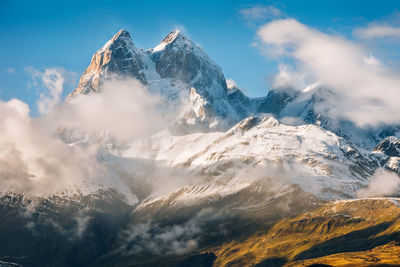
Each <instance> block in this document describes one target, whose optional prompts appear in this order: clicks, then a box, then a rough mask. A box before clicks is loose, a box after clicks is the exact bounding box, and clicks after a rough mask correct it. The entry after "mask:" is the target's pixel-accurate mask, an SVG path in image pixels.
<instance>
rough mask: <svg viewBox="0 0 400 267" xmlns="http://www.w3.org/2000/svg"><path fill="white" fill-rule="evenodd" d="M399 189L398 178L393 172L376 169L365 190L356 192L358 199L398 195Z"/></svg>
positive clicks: (399, 181)
mask: <svg viewBox="0 0 400 267" xmlns="http://www.w3.org/2000/svg"><path fill="white" fill-rule="evenodd" d="M399 189H400V178H399V176H398V175H397V174H395V173H393V172H388V171H386V170H384V169H378V170H376V172H375V173H374V175H373V176H372V177H371V178H370V183H369V185H368V187H367V188H363V189H361V190H359V191H358V192H357V196H358V197H384V196H391V195H393V194H395V193H398V190H399Z"/></svg>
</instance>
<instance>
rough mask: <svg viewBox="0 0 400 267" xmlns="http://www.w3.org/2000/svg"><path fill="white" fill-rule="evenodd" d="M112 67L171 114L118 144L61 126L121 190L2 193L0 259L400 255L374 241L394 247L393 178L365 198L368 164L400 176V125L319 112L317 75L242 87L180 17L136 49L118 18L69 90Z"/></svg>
mask: <svg viewBox="0 0 400 267" xmlns="http://www.w3.org/2000/svg"><path fill="white" fill-rule="evenodd" d="M115 79H117V80H126V79H135V80H137V81H139V82H140V83H141V84H142V85H143V86H144V87H145V88H146V90H147V92H148V94H149V95H151V96H157V97H158V98H159V99H161V101H159V103H158V105H157V112H159V113H160V114H161V115H162V116H164V117H165V116H167V115H168V118H172V119H170V120H168V125H167V127H165V129H161V130H160V131H158V132H157V133H154V134H151V135H148V136H145V137H143V138H132V139H131V140H128V141H127V142H124V143H118V142H117V141H113V140H112V139H107V140H105V141H104V140H102V141H99V140H98V139H90V138H88V136H85V135H79V134H78V135H77V134H76V129H73V130H71V131H68V130H65V131H63V132H62V134H61V139H62V140H63V142H65V143H67V144H68V145H70V146H82V147H85V146H89V145H95V146H96V148H97V152H96V160H97V161H98V162H100V163H101V164H103V165H104V166H107V168H109V169H111V170H112V172H113V173H115V175H116V176H117V177H118V179H120V181H121V184H122V187H123V189H122V190H121V186H116V187H113V186H108V185H99V184H96V185H87V184H86V185H77V187H76V188H74V189H70V188H68V189H65V190H60V191H57V192H54V194H51V195H46V196H35V195H33V194H28V193H21V192H14V191H13V190H9V191H7V192H1V195H0V214H2V220H1V222H0V229H1V230H0V238H1V240H3V242H1V247H0V266H168V265H171V266H212V265H213V264H214V265H215V266H254V265H256V264H260V265H257V266H283V265H285V264H286V265H288V266H311V264H314V263H324V264H342V263H340V261H339V260H337V259H338V258H340V256H338V255H336V254H338V253H347V254H346V255H345V256H346V257H347V258H349V257H350V256H349V255H348V254H349V253H353V252H354V251H357V253H359V254H357V255H355V256H354V255H353V256H354V257H359V258H362V257H366V256H365V255H364V254H362V253H363V251H373V252H368V253H375V254H374V255H375V256H374V257H375V258H376V259H380V257H381V258H382V262H383V261H384V260H386V261H385V263H397V264H400V263H399V262H394V261H393V260H392V261H390V260H388V258H390V257H386V256H385V257H383V256H382V255H384V253H383V252H382V253H381V254H379V253H380V252H379V251H380V250H379V249H381V250H382V251H384V252H385V253H386V251H390V253H397V252H398V244H399V242H400V235H399V233H400V232H399V231H400V230H399V229H400V228H398V220H399V218H400V217H399V216H400V208H399V205H398V201H399V200H398V199H397V198H396V196H399V190H398V188H397V189H396V188H394V190H393V192H391V193H390V195H391V196H392V198H387V199H386V198H371V197H374V196H376V195H374V194H376V192H375V191H374V190H373V188H372V187H371V186H370V185H371V180H373V179H375V178H377V177H378V175H377V173H385V175H397V176H398V175H400V127H399V126H398V125H380V126H379V127H372V126H371V127H360V126H358V125H357V124H355V123H354V122H352V121H350V120H346V119H343V118H335V117H330V116H329V115H328V114H326V113H324V112H323V107H324V105H326V104H327V103H329V100H330V99H332V98H334V97H335V92H334V90H332V89H331V88H329V86H324V85H321V84H313V85H312V86H309V87H307V88H304V89H302V90H298V89H294V88H292V87H289V86H287V87H285V86H281V87H276V88H270V90H269V91H268V94H267V95H266V96H265V97H259V98H251V97H248V96H246V94H245V93H244V92H243V91H242V90H241V89H240V88H238V87H237V86H235V85H232V86H228V85H227V81H226V79H225V76H224V74H223V71H222V69H221V68H220V67H219V66H218V65H217V64H216V63H215V62H214V61H213V60H212V59H211V58H210V57H209V56H208V55H207V54H206V52H205V51H204V50H203V49H202V48H201V47H200V46H199V45H198V44H196V43H195V42H194V41H192V40H191V39H190V38H189V37H188V36H186V35H185V34H184V33H182V32H181V31H178V30H174V31H172V32H170V33H169V34H168V35H167V36H166V37H165V38H164V39H163V40H162V41H161V43H160V44H158V45H157V46H155V47H154V48H150V49H147V50H143V49H138V48H136V47H135V45H134V43H133V40H132V37H131V35H130V33H129V32H127V31H126V30H124V29H122V30H120V31H118V32H117V33H116V34H115V35H114V36H113V37H112V38H111V39H110V40H109V41H108V42H107V43H106V44H105V45H104V46H103V47H102V48H101V49H99V50H98V51H97V52H95V54H94V55H93V57H92V59H91V62H90V64H89V66H88V68H87V69H86V71H85V72H84V73H83V74H82V76H81V78H80V80H79V84H78V87H77V88H76V89H75V90H74V91H73V92H71V93H70V95H69V96H68V99H67V100H66V101H73V99H75V98H79V97H88V98H89V97H92V96H93V95H97V94H102V90H103V85H104V84H106V83H107V82H110V81H113V80H115ZM99 119H101V118H99ZM116 119H118V118H116ZM165 188H169V189H168V190H167V189H165ZM365 192H367V193H365ZM377 193H378V194H379V192H377ZM360 196H362V197H367V198H366V199H364V200H360V199H358V198H359V197H360ZM370 209H372V210H373V211H371V210H370ZM389 210H390V212H389ZM364 211H365V212H364ZM368 212H369V213H368ZM385 212H386V213H385ZM388 214H390V216H389V215H388ZM368 216H374V217H376V218H379V219H376V220H370V218H369V217H368ZM318 227H319V228H318ZM352 227H353V228H352ZM396 227H397V228H396ZM317 228H318V229H317ZM311 229H312V230H311ZM315 231H319V235H318V236H308V237H307V238H308V239H304V238H305V237H304V236H300V235H301V234H303V235H304V233H310V235H312V233H315ZM356 231H364V232H360V235H358V236H357V233H356ZM362 234H364V235H362ZM340 238H342V239H340ZM346 238H348V239H346ZM352 238H353V239H352ZM300 239H301V240H303V239H304V240H305V241H304V242H303V243H301V242H300V241H299V240H300ZM349 239H350V240H354V242H356V243H357V242H358V244H359V246H352V244H353V243H351V241H346V240H349ZM372 239H373V240H374V242H375V241H376V242H375V243H373V244H374V245H373V246H372V245H367V243H368V241H367V240H372ZM266 240H268V242H267V241H266ZM281 240H282V241H281ZM341 240H342V241H343V240H345V241H346V242H347V243H345V245H343V246H342V247H340V248H338V249H334V248H333V247H334V246H336V245H337V244H341ZM280 242H281V243H280ZM285 242H286V243H285ZM299 242H300V243H301V244H300V245H299V244H298V243H299ZM294 244H297V245H298V246H299V249H298V250H294V249H293V248H289V247H290V246H294ZM318 246H320V248H318ZM300 248H301V249H300ZM394 251H397V252H394ZM365 253H367V252H365ZM329 255H331V256H330V257H331V258H327V257H328V256H329ZM335 255H336V256H335ZM385 255H387V254H385ZM322 257H323V259H322ZM335 257H336V258H335ZM313 259H314V260H313ZM354 262H356V263H357V261H354ZM347 263H349V264H350V263H353V262H351V261H350V260H349V261H348V262H346V264H347ZM364 263H365V262H364ZM364 263H363V264H364ZM262 264H263V265H262ZM290 264H292V265H290ZM301 264H303V265H301ZM307 264H309V265H307ZM334 266H339V265H334ZM358 266H361V265H358Z"/></svg>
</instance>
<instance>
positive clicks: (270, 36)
mask: <svg viewBox="0 0 400 267" xmlns="http://www.w3.org/2000/svg"><path fill="white" fill-rule="evenodd" d="M258 36H259V38H260V39H261V42H262V44H263V47H264V48H265V47H267V49H269V48H271V49H269V51H270V53H273V54H275V56H278V57H279V58H280V59H281V60H282V61H283V62H287V61H289V62H290V61H294V62H296V69H297V71H299V72H300V73H302V72H303V73H309V75H307V77H306V78H308V80H309V81H310V82H311V83H313V82H320V83H321V84H322V85H325V86H327V87H329V88H331V89H332V91H333V92H334V95H335V98H329V99H328V100H329V101H327V102H326V103H324V106H322V105H321V106H320V107H319V111H318V112H321V113H325V114H324V115H327V116H330V117H333V118H344V119H349V120H351V121H353V122H354V123H356V124H357V125H358V126H361V127H363V126H366V125H372V126H377V125H379V124H381V123H388V124H391V123H400V106H399V104H398V99H400V89H399V88H400V78H399V73H396V71H395V70H392V69H389V68H388V67H387V66H385V65H384V64H383V63H382V62H380V61H379V60H378V59H376V58H375V57H373V56H371V55H370V53H368V52H367V51H365V49H364V48H363V46H362V45H360V44H357V43H356V42H354V41H351V40H347V39H345V38H343V37H340V36H337V35H330V34H326V33H323V32H320V31H318V30H316V29H313V28H311V27H308V26H306V25H304V24H301V23H300V22H298V21H296V20H294V19H285V20H276V21H272V22H270V23H268V24H266V25H264V26H262V27H261V28H260V29H259V30H258ZM290 76H291V77H293V73H292V74H291V75H290ZM295 76H296V77H301V75H295Z"/></svg>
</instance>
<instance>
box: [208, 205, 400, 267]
mask: <svg viewBox="0 0 400 267" xmlns="http://www.w3.org/2000/svg"><path fill="white" fill-rule="evenodd" d="M213 252H214V253H215V255H216V260H215V262H214V266H253V265H256V264H260V265H261V266H283V265H285V266H308V265H311V264H315V263H319V264H329V265H333V266H346V265H348V264H355V265H354V266H363V265H365V266H368V265H370V264H389V263H390V264H400V259H399V258H400V256H399V255H400V200H398V199H385V198H382V199H360V200H350V201H340V202H334V203H329V204H326V205H324V206H323V207H321V208H319V209H317V210H314V211H312V212H306V213H304V214H302V215H300V216H296V217H294V218H288V219H284V220H282V221H280V222H279V223H277V224H276V225H275V226H274V227H272V228H271V229H270V230H269V231H267V232H260V233H257V234H255V235H253V236H251V237H249V238H247V239H245V240H235V241H232V242H229V243H226V244H224V245H222V246H221V247H218V248H216V249H214V250H213Z"/></svg>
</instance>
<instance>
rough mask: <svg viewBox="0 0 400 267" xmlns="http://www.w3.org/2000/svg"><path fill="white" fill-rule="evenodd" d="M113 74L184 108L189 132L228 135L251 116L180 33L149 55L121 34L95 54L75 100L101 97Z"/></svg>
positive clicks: (218, 70)
mask: <svg viewBox="0 0 400 267" xmlns="http://www.w3.org/2000/svg"><path fill="white" fill-rule="evenodd" d="M113 74H118V75H120V76H125V77H132V78H136V79H138V80H140V81H141V82H143V83H144V84H146V85H147V87H148V89H149V90H150V91H151V92H152V93H157V94H160V95H161V96H163V97H164V98H165V101H166V102H167V105H168V107H169V108H173V107H176V106H177V105H178V106H181V111H180V114H179V117H178V118H177V122H178V123H179V124H180V125H181V126H182V127H183V128H184V129H186V130H188V129H189V128H194V130H212V129H214V130H215V129H225V130H226V129H228V128H229V127H231V126H232V125H233V124H235V123H237V122H238V121H239V120H240V119H242V118H245V117H247V112H246V114H243V113H239V112H238V111H236V110H235V109H234V108H233V107H232V106H231V105H230V103H229V100H228V97H227V91H228V88H227V84H226V80H225V77H224V74H223V73H222V70H221V68H220V67H219V66H218V65H217V64H216V63H215V62H214V61H213V60H212V59H211V58H210V57H209V56H208V55H207V54H206V53H205V52H204V51H203V50H202V49H201V48H200V47H199V46H198V45H197V44H196V43H194V42H193V41H192V40H190V39H189V38H188V37H187V36H186V35H185V34H183V33H182V32H181V31H178V30H174V31H172V32H171V33H169V34H168V35H167V36H166V37H165V38H164V39H163V40H162V41H161V43H160V44H158V45H157V46H156V47H154V48H151V49H148V50H138V49H137V48H136V47H135V45H134V44H133V42H132V38H131V36H130V34H129V33H128V32H127V31H126V30H123V29H122V30H120V31H119V32H118V33H117V34H115V35H114V37H113V38H111V40H109V41H108V42H107V43H106V44H105V45H104V46H103V47H102V48H101V49H100V50H98V51H97V52H96V53H95V54H94V55H93V57H92V60H91V63H90V65H89V67H88V68H87V69H86V71H85V73H84V74H83V75H82V77H81V79H80V81H79V85H78V88H76V89H75V90H74V91H73V92H72V93H71V95H70V96H75V95H78V94H88V93H92V92H98V91H99V88H100V85H101V83H102V82H104V81H105V80H107V79H109V78H111V77H112V75H113Z"/></svg>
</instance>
